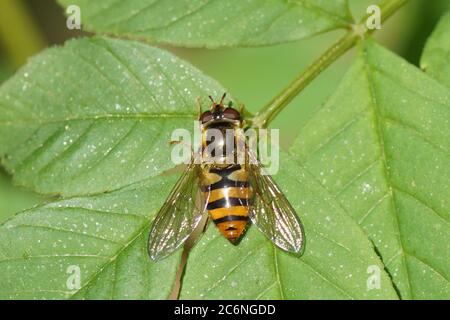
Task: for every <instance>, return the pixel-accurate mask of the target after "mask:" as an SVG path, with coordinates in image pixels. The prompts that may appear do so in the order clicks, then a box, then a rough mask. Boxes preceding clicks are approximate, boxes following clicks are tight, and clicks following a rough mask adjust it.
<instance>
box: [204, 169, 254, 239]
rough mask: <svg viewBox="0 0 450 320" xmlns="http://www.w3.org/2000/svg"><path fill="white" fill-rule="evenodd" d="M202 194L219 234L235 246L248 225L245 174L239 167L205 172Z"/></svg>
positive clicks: (248, 195) (247, 186)
mask: <svg viewBox="0 0 450 320" xmlns="http://www.w3.org/2000/svg"><path fill="white" fill-rule="evenodd" d="M205 171H206V172H204V177H205V179H204V181H205V183H204V184H203V186H202V191H203V192H205V196H206V197H207V199H208V200H207V201H208V203H207V210H208V212H209V214H210V216H211V218H212V220H213V221H214V223H215V224H216V226H217V227H218V228H219V230H220V232H221V233H222V234H223V235H224V236H225V238H227V239H228V240H229V241H231V242H232V243H236V242H237V240H238V239H239V238H240V236H241V235H242V233H243V232H244V230H245V227H246V226H247V223H248V213H249V205H250V203H249V201H250V189H249V183H248V174H247V172H246V171H245V170H244V168H243V167H241V166H240V165H230V166H227V167H224V168H220V167H210V168H208V169H205Z"/></svg>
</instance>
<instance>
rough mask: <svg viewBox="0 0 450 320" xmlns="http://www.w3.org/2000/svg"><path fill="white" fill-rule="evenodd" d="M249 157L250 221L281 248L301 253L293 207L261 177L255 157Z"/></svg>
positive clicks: (300, 236) (300, 230)
mask: <svg viewBox="0 0 450 320" xmlns="http://www.w3.org/2000/svg"><path fill="white" fill-rule="evenodd" d="M250 157H251V158H252V159H253V160H254V162H252V163H253V164H249V182H250V185H251V187H252V189H253V190H252V192H253V193H254V196H253V204H252V206H251V209H250V219H251V220H252V222H253V223H254V224H255V225H256V227H257V228H258V229H259V230H260V231H261V232H262V233H263V234H264V235H265V236H266V237H268V238H269V239H270V240H271V241H272V242H273V243H275V244H276V245H277V246H278V247H280V248H281V249H283V250H286V251H289V252H294V253H299V252H301V251H302V249H303V243H304V233H303V227H302V225H301V222H300V220H299V219H298V217H297V214H296V212H295V210H294V208H292V206H291V204H290V203H289V201H288V200H287V199H286V197H285V196H284V194H283V193H282V192H281V190H280V188H279V187H278V186H277V184H276V183H275V181H273V179H272V178H271V176H269V175H262V174H261V165H260V164H259V162H257V161H256V157H255V156H254V155H251V156H250Z"/></svg>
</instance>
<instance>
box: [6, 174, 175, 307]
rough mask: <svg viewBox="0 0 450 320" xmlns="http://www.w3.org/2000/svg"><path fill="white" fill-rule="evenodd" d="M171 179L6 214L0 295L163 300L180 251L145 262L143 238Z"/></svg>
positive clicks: (155, 180) (162, 200) (7, 296)
mask: <svg viewBox="0 0 450 320" xmlns="http://www.w3.org/2000/svg"><path fill="white" fill-rule="evenodd" d="M173 178H174V177H173V176H172V177H157V178H154V179H149V180H148V181H145V182H142V183H138V184H135V185H132V186H129V187H126V188H124V189H121V190H118V191H114V192H111V193H106V194H102V195H98V196H90V197H81V198H72V199H67V200H61V201H58V202H54V203H49V204H47V205H44V206H41V207H38V208H35V209H31V210H28V211H25V212H23V213H21V214H19V215H16V216H14V217H13V218H11V219H10V220H8V221H7V222H6V223H4V224H3V225H1V226H0V299H65V298H74V299H165V298H167V297H168V295H169V293H170V291H171V288H172V285H173V283H174V280H175V274H176V271H177V268H178V263H179V257H180V254H179V253H175V254H173V255H172V256H170V257H169V258H167V259H166V260H163V261H161V262H158V263H153V262H151V261H150V259H149V257H148V255H147V249H146V243H147V237H148V232H149V226H150V222H151V220H152V219H153V217H154V215H155V213H156V212H157V211H158V210H159V207H160V206H161V205H162V203H163V202H164V198H165V196H166V195H167V193H168V190H170V188H171V186H172V184H174V182H175V180H174V179H173ZM161 190H164V192H161ZM77 272H79V273H77ZM77 274H79V275H80V278H79V279H80V283H79V284H80V286H79V287H77V283H76V281H75V282H74V281H73V280H74V278H73V277H75V276H77Z"/></svg>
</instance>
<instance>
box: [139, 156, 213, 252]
mask: <svg viewBox="0 0 450 320" xmlns="http://www.w3.org/2000/svg"><path fill="white" fill-rule="evenodd" d="M198 170H199V168H198V165H195V164H190V165H188V166H187V167H186V169H185V171H184V172H183V174H182V176H181V177H180V179H179V180H178V182H177V184H176V185H175V187H174V188H173V189H172V191H171V193H170V195H169V197H168V198H167V200H166V202H165V203H164V205H163V207H162V208H161V210H160V211H159V212H158V215H157V216H156V218H155V220H154V222H153V224H152V227H151V229H150V235H149V238H148V252H149V255H150V258H151V259H152V260H160V259H162V258H165V257H166V256H168V255H169V254H171V253H172V252H174V251H175V250H176V249H178V248H179V247H180V246H181V245H182V244H183V243H184V242H185V241H186V239H187V238H188V237H189V235H190V234H191V233H192V232H193V231H194V230H195V228H196V227H197V225H198V224H199V222H200V220H201V218H202V215H203V213H204V212H205V209H206V201H205V199H204V197H203V195H202V192H200V189H199V185H198V177H199V174H198Z"/></svg>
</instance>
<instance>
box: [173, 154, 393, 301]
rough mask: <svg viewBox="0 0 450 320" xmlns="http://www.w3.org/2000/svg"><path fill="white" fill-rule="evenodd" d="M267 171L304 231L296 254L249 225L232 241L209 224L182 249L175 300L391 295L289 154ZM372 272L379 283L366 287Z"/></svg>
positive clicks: (331, 205)
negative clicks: (185, 256)
mask: <svg viewBox="0 0 450 320" xmlns="http://www.w3.org/2000/svg"><path fill="white" fill-rule="evenodd" d="M280 161H281V163H280V172H279V173H278V174H277V175H276V176H275V179H276V180H277V182H278V184H279V185H280V186H281V188H282V190H283V191H284V192H285V194H286V196H287V197H288V198H289V201H290V202H291V203H292V205H293V206H294V208H295V209H296V210H297V213H299V216H300V218H301V220H302V221H303V223H304V227H305V233H306V248H305V253H304V255H303V256H302V257H301V258H298V257H295V256H292V255H290V254H287V253H285V252H283V251H282V250H280V249H278V248H276V247H275V246H274V245H273V244H272V243H271V242H270V241H269V240H267V238H265V237H264V236H263V235H262V234H261V233H260V232H259V231H258V229H257V228H255V226H251V227H250V229H249V231H248V232H247V233H246V234H245V237H244V239H243V240H242V241H241V243H240V244H239V245H238V246H233V245H230V244H229V242H228V241H227V240H226V239H224V237H223V236H221V235H220V234H219V232H218V231H217V229H216V227H215V226H214V224H210V225H209V228H208V230H207V232H206V234H205V235H204V236H203V238H202V239H201V241H200V242H199V243H198V244H197V245H196V246H195V247H194V249H193V251H192V252H191V254H190V255H189V260H188V264H187V269H186V274H185V276H184V279H183V286H182V291H181V298H182V299H236V298H238V299H397V294H396V292H395V290H394V288H393V287H392V283H391V281H390V278H389V277H388V276H387V274H386V273H385V272H384V271H383V268H384V267H383V265H382V264H381V262H380V260H379V258H378V256H377V255H376V254H375V252H374V250H373V247H372V244H371V243H370V242H369V241H368V239H367V236H366V235H365V234H364V232H363V231H362V230H361V228H360V227H359V226H358V225H357V224H356V223H355V222H354V221H352V219H351V218H350V217H349V216H348V215H347V214H346V213H345V212H344V211H343V210H342V209H341V208H340V207H339V205H338V204H337V203H336V201H335V200H333V199H332V198H331V197H330V196H329V195H328V194H327V192H326V191H325V190H324V189H323V188H322V187H321V186H320V185H319V183H317V182H316V181H315V179H314V178H313V177H312V176H311V175H310V174H309V173H307V172H306V171H305V170H303V169H302V167H300V166H298V165H297V164H296V163H295V161H294V160H292V158H290V157H289V156H287V155H286V154H284V153H282V157H281V160H280ZM370 268H375V269H377V270H379V271H380V274H379V276H380V278H379V279H380V288H379V289H372V290H370V289H369V288H368V286H367V282H368V281H369V277H370V276H371V274H370V273H368V271H370V270H371V269H370Z"/></svg>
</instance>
